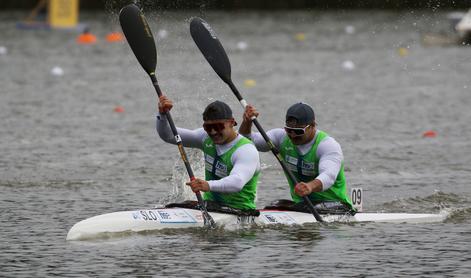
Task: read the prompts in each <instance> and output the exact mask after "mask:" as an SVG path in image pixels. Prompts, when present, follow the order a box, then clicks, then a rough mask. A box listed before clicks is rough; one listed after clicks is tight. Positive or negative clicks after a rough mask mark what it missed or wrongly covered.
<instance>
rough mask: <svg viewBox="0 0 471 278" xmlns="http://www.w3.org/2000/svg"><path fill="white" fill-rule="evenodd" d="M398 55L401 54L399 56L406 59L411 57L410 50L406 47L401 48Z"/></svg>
mask: <svg viewBox="0 0 471 278" xmlns="http://www.w3.org/2000/svg"><path fill="white" fill-rule="evenodd" d="M398 53H399V56H401V57H405V56H407V55H409V50H408V49H407V48H405V47H399V49H398Z"/></svg>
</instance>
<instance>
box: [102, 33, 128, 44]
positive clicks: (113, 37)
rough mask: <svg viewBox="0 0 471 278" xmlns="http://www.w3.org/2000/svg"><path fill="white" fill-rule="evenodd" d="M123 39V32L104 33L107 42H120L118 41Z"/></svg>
mask: <svg viewBox="0 0 471 278" xmlns="http://www.w3.org/2000/svg"><path fill="white" fill-rule="evenodd" d="M123 39H124V37H123V34H121V33H119V32H113V33H109V34H108V35H106V41H107V42H120V41H123Z"/></svg>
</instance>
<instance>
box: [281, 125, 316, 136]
mask: <svg viewBox="0 0 471 278" xmlns="http://www.w3.org/2000/svg"><path fill="white" fill-rule="evenodd" d="M310 126H311V125H307V126H305V127H289V126H285V131H286V133H292V134H295V135H296V136H301V135H304V134H305V133H306V129H307V128H308V127H310Z"/></svg>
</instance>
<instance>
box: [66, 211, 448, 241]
mask: <svg viewBox="0 0 471 278" xmlns="http://www.w3.org/2000/svg"><path fill="white" fill-rule="evenodd" d="M259 212H260V215H259V216H240V215H235V214H229V213H222V212H210V215H211V216H212V218H213V219H214V221H215V222H216V225H217V226H218V227H224V228H228V229H230V228H231V227H235V228H237V227H243V226H246V225H256V226H267V225H302V224H306V223H315V222H317V221H316V219H315V218H314V216H313V215H312V214H310V213H304V212H296V211H286V210H272V209H262V210H259ZM446 217H447V213H446V212H442V213H438V214H425V213H417V214H415V213H364V212H358V213H356V214H355V215H353V216H352V215H348V214H347V215H345V214H342V215H323V219H324V221H325V222H341V223H342V222H344V223H354V222H389V223H433V222H441V221H443V220H444V219H445V218H446ZM198 227H204V220H203V216H202V213H201V211H200V210H197V209H189V208H155V209H143V210H133V211H120V212H112V213H106V214H102V215H98V216H94V217H91V218H88V219H85V220H82V221H80V222H78V223H76V224H75V225H73V226H72V228H71V229H70V230H69V232H68V234H67V238H66V240H84V239H93V238H97V237H100V236H107V235H111V234H115V233H126V232H144V231H154V230H162V229H181V228H198Z"/></svg>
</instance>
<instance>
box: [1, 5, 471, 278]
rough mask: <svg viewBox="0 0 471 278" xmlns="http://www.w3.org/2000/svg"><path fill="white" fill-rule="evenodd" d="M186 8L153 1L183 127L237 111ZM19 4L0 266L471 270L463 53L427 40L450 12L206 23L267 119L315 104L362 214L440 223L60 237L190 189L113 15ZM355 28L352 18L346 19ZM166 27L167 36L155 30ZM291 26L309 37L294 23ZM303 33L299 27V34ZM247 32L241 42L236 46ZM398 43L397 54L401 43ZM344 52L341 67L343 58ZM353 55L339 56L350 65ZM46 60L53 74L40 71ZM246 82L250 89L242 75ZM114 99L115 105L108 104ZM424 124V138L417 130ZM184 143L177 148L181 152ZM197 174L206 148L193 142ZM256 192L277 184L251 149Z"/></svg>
mask: <svg viewBox="0 0 471 278" xmlns="http://www.w3.org/2000/svg"><path fill="white" fill-rule="evenodd" d="M194 15H200V13H199V12H196V11H195V12H194V13H192V12H186V13H176V12H156V13H151V14H148V17H149V21H150V23H151V27H152V29H153V31H154V34H156V39H157V45H158V57H159V58H158V65H157V68H158V70H157V75H158V79H159V81H160V84H161V87H162V89H163V90H164V91H165V92H166V93H167V94H168V95H169V96H170V97H171V98H172V99H173V100H174V101H175V107H174V110H173V112H172V113H173V118H174V120H175V122H176V123H177V125H180V126H185V127H189V128H196V127H199V126H200V125H201V122H202V121H201V112H202V109H203V108H204V107H205V105H206V104H208V103H209V102H210V101H212V100H213V99H222V100H224V101H226V102H228V103H229V104H230V105H231V106H232V107H233V109H234V113H235V115H236V117H237V118H238V119H240V117H241V112H242V109H241V108H240V106H239V105H238V103H237V101H236V99H235V97H234V96H233V95H232V93H231V92H230V91H229V89H228V87H227V86H226V85H225V84H224V83H223V82H222V81H221V80H220V79H219V78H218V77H217V75H216V74H215V73H214V72H213V71H212V69H211V68H210V67H209V65H208V64H207V63H206V61H205V60H204V59H203V57H202V55H201V54H200V53H199V51H198V50H197V48H196V46H195V45H194V43H193V42H192V40H191V37H190V35H189V30H188V29H189V27H188V19H189V18H190V17H191V16H194ZM22 16H24V15H22V14H20V13H6V12H3V13H0V22H1V24H0V33H1V34H2V35H1V37H0V46H4V47H6V48H7V50H8V51H7V53H6V54H3V55H0V83H1V86H0V122H1V128H0V138H1V141H0V154H1V156H0V192H1V195H0V209H1V211H2V213H1V216H0V225H1V227H0V244H1V249H2V252H1V253H0V269H1V273H2V274H1V275H4V276H7V277H45V276H60V277H69V276H85V277H90V276H106V277H117V276H120V275H121V276H141V277H144V276H155V277H161V276H168V277H187V276H199V277H202V276H204V277H221V276H229V277H271V276H273V277H274V276H282V277H288V276H294V275H304V276H311V277H312V276H314V275H316V276H324V277H341V276H344V277H351V276H357V277H366V276H368V277H369V276H377V277H391V276H396V277H397V276H408V277H409V276H414V275H418V276H421V277H431V276H436V277H444V276H445V277H467V276H468V275H469V273H470V272H471V263H470V261H471V253H470V251H469V250H471V243H470V240H469V239H470V238H471V206H470V205H469V203H470V201H471V189H470V182H469V180H470V177H471V167H470V165H471V143H470V141H469V138H471V127H470V126H469V121H470V119H471V110H470V109H469V107H470V106H471V81H470V73H471V58H470V57H471V56H470V54H471V49H470V48H469V47H464V46H459V45H445V46H443V45H442V46H425V45H424V44H423V43H422V38H423V35H424V34H426V33H429V32H446V31H447V30H448V28H449V23H448V22H447V21H446V13H444V12H443V13H430V12H422V11H415V12H381V11H349V12H333V11H331V12H314V11H313V12H273V13H253V12H239V13H217V12H209V13H207V14H204V17H205V18H206V19H207V20H208V21H209V22H210V23H211V24H212V26H213V27H214V29H215V30H216V32H217V33H218V34H219V37H220V39H221V41H222V43H223V44H224V46H225V48H226V50H227V52H228V54H229V57H230V59H231V63H232V77H233V80H234V82H235V83H236V85H237V86H238V87H239V89H240V90H241V92H242V94H243V95H244V97H245V98H246V99H247V100H248V101H249V102H251V103H253V104H255V105H256V106H257V107H258V109H259V110H260V112H261V116H260V118H259V121H260V123H261V124H262V126H263V127H264V128H265V129H266V130H268V129H269V128H274V127H279V126H281V125H282V123H283V117H284V111H285V110H286V109H287V108H288V107H289V106H290V105H291V104H292V103H294V102H296V101H305V102H308V103H311V104H312V105H313V106H314V109H315V111H316V115H317V122H318V123H319V127H320V128H321V129H323V130H325V131H327V132H329V133H330V134H331V135H332V136H333V137H335V138H336V139H337V140H338V141H339V142H340V143H341V145H342V148H343V152H344V155H345V165H346V175H347V179H348V181H349V186H350V187H352V186H359V187H362V188H363V189H364V193H365V198H366V200H365V204H364V210H366V211H385V212H422V213H428V212H431V213H438V212H439V211H440V210H441V209H444V208H445V209H447V210H448V211H450V212H451V215H450V216H449V217H448V218H447V220H446V221H444V222H443V223H435V224H420V225H419V224H375V223H365V224H348V225H347V224H329V225H322V226H320V225H307V226H303V227H277V228H254V229H243V230H239V231H226V230H224V229H222V230H216V231H210V232H207V231H204V230H199V229H196V230H185V231H164V232H156V233H142V234H126V235H120V236H117V237H112V238H105V239H104V238H101V239H96V240H90V241H81V242H66V241H65V236H66V234H67V231H68V230H69V229H70V227H71V226H72V225H73V224H74V223H76V222H78V221H80V220H82V219H85V218H88V217H91V216H94V215H98V214H103V213H107V212H113V211H121V210H130V209H139V208H149V207H153V206H155V205H156V204H163V203H166V202H169V201H177V200H183V199H185V198H189V197H193V195H192V194H190V193H189V192H187V190H185V189H184V188H183V186H182V183H183V181H184V180H185V179H186V173H185V171H184V168H182V165H181V163H180V162H179V156H178V152H177V149H176V147H174V146H171V145H167V144H165V143H163V142H162V141H161V140H160V139H159V138H157V136H156V132H155V129H154V125H155V123H154V118H155V109H156V108H155V106H156V97H155V93H154V91H153V88H152V85H151V83H150V80H149V79H148V77H147V75H146V74H145V72H144V71H143V70H142V69H141V68H140V66H139V64H138V63H137V61H136V59H135V57H134V56H133V54H132V52H131V51H130V49H129V47H128V45H127V44H126V43H114V44H110V43H107V42H106V41H105V39H104V37H105V35H106V34H107V33H109V32H112V31H119V30H120V28H119V25H118V24H117V20H116V18H115V15H113V14H104V13H103V14H101V13H94V14H92V13H88V14H87V13H83V14H82V15H81V16H82V21H84V22H86V23H88V24H89V25H90V27H91V31H92V32H93V33H94V34H96V35H97V36H98V43H97V44H95V45H88V46H84V45H78V44H76V43H75V36H76V35H77V34H76V33H70V32H56V31H54V32H51V31H21V30H18V29H16V28H15V23H16V21H17V20H18V19H19V18H21V17H22ZM347 26H353V27H354V29H355V32H354V33H353V34H348V33H347V32H345V28H346V27H347ZM162 30H166V31H167V34H168V35H167V36H166V37H165V38H163V37H161V36H157V33H159V31H160V34H163V33H164V32H162ZM298 33H303V34H304V40H297V39H296V34H298ZM299 38H302V36H300V35H298V39H299ZM240 42H245V43H247V45H248V48H247V49H246V50H240V49H239V48H238V47H237V45H238V43H240ZM401 49H402V50H401ZM346 61H351V62H352V63H353V65H354V68H353V69H352V70H348V69H346V68H344V67H343V66H342V64H343V63H344V62H346ZM350 64H351V63H350ZM55 66H59V67H61V68H62V69H63V71H64V75H63V76H53V75H51V73H50V71H51V69H52V68H53V67H55ZM247 79H253V80H255V81H256V86H254V87H251V88H248V87H245V86H244V81H245V80H247ZM117 106H122V107H123V108H124V112H123V113H117V112H114V109H115V108H116V107H117ZM428 130H433V131H435V132H436V134H437V136H436V137H435V138H424V137H423V136H422V134H423V133H424V132H426V131H428ZM188 151H189V150H188ZM189 153H190V155H191V158H192V159H191V160H192V165H193V167H194V168H195V172H196V173H197V174H198V175H201V174H202V171H201V167H202V163H201V157H200V156H199V154H198V153H197V152H191V151H189ZM262 160H263V168H264V171H263V173H262V178H261V184H260V186H259V197H258V206H259V207H263V206H264V205H266V204H267V203H269V202H270V201H271V200H273V199H278V198H287V197H288V190H287V186H286V184H285V181H284V178H283V177H282V173H281V170H280V167H279V166H278V165H277V163H276V160H275V159H274V158H272V157H271V155H270V154H268V153H267V154H263V155H262Z"/></svg>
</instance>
